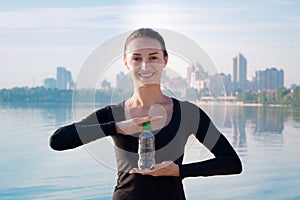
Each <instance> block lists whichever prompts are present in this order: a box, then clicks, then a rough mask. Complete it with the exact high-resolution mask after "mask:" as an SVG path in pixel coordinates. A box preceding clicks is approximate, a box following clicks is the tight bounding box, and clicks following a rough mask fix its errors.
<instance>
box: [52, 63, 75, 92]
mask: <svg viewBox="0 0 300 200" xmlns="http://www.w3.org/2000/svg"><path fill="white" fill-rule="evenodd" d="M74 87H75V84H74V82H73V79H72V74H71V72H70V71H68V70H67V69H66V68H64V67H57V68H56V88H57V89H59V90H68V89H74Z"/></svg>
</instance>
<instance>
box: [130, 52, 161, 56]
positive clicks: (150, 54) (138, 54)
mask: <svg viewBox="0 0 300 200" xmlns="http://www.w3.org/2000/svg"><path fill="white" fill-rule="evenodd" d="M155 54H159V53H158V52H153V53H149V54H148V55H149V56H152V55H155ZM132 55H134V56H141V55H142V54H140V53H133V54H132Z"/></svg>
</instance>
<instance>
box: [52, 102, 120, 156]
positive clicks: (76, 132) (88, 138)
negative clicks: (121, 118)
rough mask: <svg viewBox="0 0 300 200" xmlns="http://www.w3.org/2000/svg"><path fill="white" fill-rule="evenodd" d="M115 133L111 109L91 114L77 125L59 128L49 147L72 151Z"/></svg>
mask: <svg viewBox="0 0 300 200" xmlns="http://www.w3.org/2000/svg"><path fill="white" fill-rule="evenodd" d="M114 133H116V127H115V121H114V119H113V117H112V114H111V107H110V106H107V107H105V108H102V109H100V110H97V111H96V112H93V113H92V114H90V115H89V116H87V117H86V118H84V119H82V120H81V121H79V122H77V123H72V124H70V125H67V126H63V127H60V128H59V129H57V130H56V131H55V132H54V133H53V135H51V137H50V140H49V142H50V147H51V148H52V149H54V150H57V151H62V150H67V149H73V148H76V147H79V146H81V145H83V144H87V143H89V142H92V141H94V140H97V139H100V138H102V137H105V136H108V135H112V134H114Z"/></svg>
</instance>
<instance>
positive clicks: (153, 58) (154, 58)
mask: <svg viewBox="0 0 300 200" xmlns="http://www.w3.org/2000/svg"><path fill="white" fill-rule="evenodd" d="M157 59H158V57H157V56H151V57H150V58H149V60H157Z"/></svg>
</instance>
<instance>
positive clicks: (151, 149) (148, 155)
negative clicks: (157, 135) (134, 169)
mask: <svg viewBox="0 0 300 200" xmlns="http://www.w3.org/2000/svg"><path fill="white" fill-rule="evenodd" d="M138 153H139V161H138V167H139V169H141V170H151V168H152V167H153V166H154V164H155V160H154V154H155V139H154V135H153V133H152V132H151V125H150V122H145V123H144V124H143V132H142V133H141V134H140V136H139V149H138Z"/></svg>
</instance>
